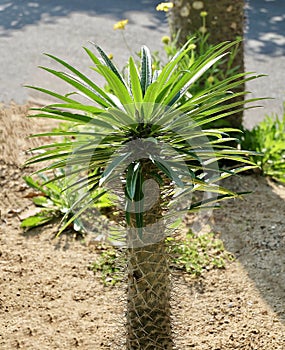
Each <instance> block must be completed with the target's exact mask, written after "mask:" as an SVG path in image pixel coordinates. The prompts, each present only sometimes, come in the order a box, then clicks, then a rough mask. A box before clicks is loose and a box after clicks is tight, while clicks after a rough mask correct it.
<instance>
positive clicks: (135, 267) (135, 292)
mask: <svg viewBox="0 0 285 350" xmlns="http://www.w3.org/2000/svg"><path fill="white" fill-rule="evenodd" d="M152 168H153V164H150V163H148V162H146V163H145V164H144V170H143V178H144V181H146V180H149V179H150V178H151V177H150V175H149V174H150V173H151V172H152V171H153V169H152ZM151 189H152V186H150V189H149V190H150V191H148V190H147V189H145V192H144V196H145V200H146V201H147V200H148V199H150V198H151V197H153V196H154V193H153V191H151ZM154 192H155V191H154ZM159 193H160V192H159ZM161 219H162V207H161V196H160V195H159V196H158V200H157V201H156V202H155V203H154V204H153V205H152V206H151V208H148V209H146V210H145V211H144V214H143V222H144V225H143V231H142V233H140V232H139V230H138V229H137V228H136V223H135V214H132V217H131V227H130V228H129V231H128V249H127V260H128V261H127V272H128V286H127V325H126V330H127V349H128V350H159V349H164V350H172V349H173V340H172V330H171V313H170V274H169V264H168V254H167V247H166V245H165V232H164V231H165V230H164V224H163V222H162V220H161Z"/></svg>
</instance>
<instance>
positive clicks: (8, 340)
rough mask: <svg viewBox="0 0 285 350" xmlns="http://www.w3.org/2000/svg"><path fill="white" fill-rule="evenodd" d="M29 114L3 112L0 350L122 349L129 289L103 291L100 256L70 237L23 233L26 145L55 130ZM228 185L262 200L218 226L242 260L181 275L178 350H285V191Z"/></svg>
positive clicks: (176, 297)
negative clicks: (97, 265) (96, 267)
mask: <svg viewBox="0 0 285 350" xmlns="http://www.w3.org/2000/svg"><path fill="white" fill-rule="evenodd" d="M26 113H27V107H19V106H13V105H12V106H11V107H9V108H8V109H7V108H6V109H4V108H3V107H2V109H1V106H0V183H1V191H0V211H1V219H0V319H1V322H0V349H3V350H12V349H25V350H46V349H47V350H67V349H82V350H97V349H116V348H118V349H119V348H120V347H121V344H122V340H123V326H122V325H123V319H124V302H123V295H124V288H123V286H122V285H121V286H118V287H115V288H110V287H104V286H102V284H101V283H100V279H99V278H98V277H96V276H94V274H93V273H92V272H91V271H89V270H88V266H89V265H90V263H91V262H92V261H94V259H95V257H96V254H97V252H96V249H95V247H94V246H93V245H87V244H86V242H85V241H78V240H75V239H74V238H73V237H71V236H68V235H62V236H61V237H59V238H57V239H54V238H53V237H54V234H55V232H56V225H52V224H50V225H47V226H45V227H43V228H40V229H34V230H31V231H29V232H28V233H23V231H22V230H21V229H20V228H19V224H20V217H21V215H22V214H23V213H25V212H26V211H27V210H29V209H31V208H32V206H31V202H30V200H29V199H28V198H26V197H27V195H28V193H29V191H30V190H29V189H28V188H27V187H26V186H25V185H24V183H23V180H22V176H23V175H24V174H29V173H30V172H31V169H24V168H21V164H23V161H24V159H25V157H26V155H25V152H24V150H26V149H28V148H29V147H30V146H34V145H35V144H36V142H38V141H35V140H27V139H25V136H27V135H28V134H29V133H32V132H36V131H39V130H44V129H46V128H50V125H47V124H46V121H34V120H33V121H32V123H31V122H30V121H28V120H27V119H26V118H25V117H24V115H25V114H26ZM228 185H229V186H232V188H234V189H236V190H237V189H238V190H252V191H253V193H252V194H251V195H250V196H247V197H246V198H245V199H244V200H235V201H230V202H228V203H227V204H226V205H225V207H224V208H223V209H221V210H219V211H217V212H216V213H215V216H213V217H212V218H211V222H212V226H213V229H214V230H215V232H219V233H220V236H221V238H222V239H223V241H224V244H225V246H226V248H227V250H228V251H230V252H232V253H233V254H234V255H235V256H236V258H237V259H236V261H234V262H232V263H229V264H228V265H227V268H226V269H224V270H213V271H210V272H207V273H206V274H205V275H203V277H201V278H198V279H195V280H193V279H192V278H190V277H188V276H186V275H183V274H180V273H179V274H178V273H176V274H174V275H173V286H174V292H173V319H174V332H175V337H176V343H177V349H180V350H184V349H196V350H204V349H205V350H229V349H238V350H283V349H284V344H285V219H284V213H285V188H284V187H283V186H280V185H279V184H277V183H272V182H270V181H268V180H266V179H264V178H261V177H257V176H242V177H238V178H236V179H235V180H230V181H229V183H228Z"/></svg>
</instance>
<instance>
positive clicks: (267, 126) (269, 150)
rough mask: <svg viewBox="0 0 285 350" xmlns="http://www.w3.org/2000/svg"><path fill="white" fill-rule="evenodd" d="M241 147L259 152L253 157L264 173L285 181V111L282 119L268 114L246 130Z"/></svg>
mask: <svg viewBox="0 0 285 350" xmlns="http://www.w3.org/2000/svg"><path fill="white" fill-rule="evenodd" d="M241 147H246V148H247V149H249V150H252V151H256V152H258V153H259V155H258V154H257V155H251V159H252V161H254V162H255V163H256V164H257V165H258V166H259V167H260V169H261V171H262V173H263V174H264V175H267V176H271V177H273V178H274V179H276V180H278V181H281V182H283V183H285V112H284V114H283V117H282V118H280V119H279V117H278V116H275V117H273V116H267V117H266V118H265V119H264V120H263V121H262V122H260V123H259V124H258V125H256V126H255V127H254V128H253V129H252V130H244V133H243V134H242V135H241Z"/></svg>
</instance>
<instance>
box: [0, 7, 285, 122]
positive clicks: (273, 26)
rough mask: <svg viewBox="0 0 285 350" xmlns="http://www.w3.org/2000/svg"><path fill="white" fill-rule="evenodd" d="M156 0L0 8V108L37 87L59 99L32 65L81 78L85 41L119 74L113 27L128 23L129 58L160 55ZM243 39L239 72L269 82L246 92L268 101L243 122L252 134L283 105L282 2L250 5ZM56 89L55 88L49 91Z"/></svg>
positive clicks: (122, 49)
mask: <svg viewBox="0 0 285 350" xmlns="http://www.w3.org/2000/svg"><path fill="white" fill-rule="evenodd" d="M158 2H159V0H137V1H134V0H104V1H99V0H84V1H81V0H69V1H66V0H49V1H44V2H43V1H41V0H30V1H29V0H27V1H23V0H14V1H10V0H0V102H1V101H2V102H4V103H9V102H10V100H14V101H15V102H16V103H20V104H22V103H25V102H26V101H27V100H29V99H35V98H39V96H38V95H37V94H35V93H34V92H32V91H30V90H28V89H25V88H23V85H24V84H30V85H40V86H46V87H49V88H56V89H60V90H61V91H65V90H64V89H65V87H64V86H63V85H58V81H57V80H56V79H54V78H51V77H50V76H49V75H47V74H46V73H44V72H43V71H42V70H40V69H37V68H36V67H37V66H38V65H45V66H49V67H50V66H52V65H53V63H51V61H50V60H49V59H48V58H47V57H45V56H43V55H42V53H43V52H48V53H52V54H55V55H57V56H59V57H61V58H64V59H67V60H68V61H69V62H70V63H71V64H74V65H75V66H77V67H78V68H80V69H81V70H82V71H84V72H87V71H89V70H88V65H89V61H88V58H87V57H86V55H85V54H84V51H83V50H82V46H86V45H87V46H90V44H89V41H94V42H96V43H97V44H99V45H101V46H102V47H103V48H104V49H105V50H106V51H107V52H108V53H112V54H113V55H114V59H115V61H116V62H117V63H118V65H119V67H123V65H124V63H125V62H126V59H127V57H128V56H129V54H130V52H129V49H128V48H127V47H126V45H125V43H124V41H123V39H122V33H121V32H120V31H114V30H113V24H114V23H115V22H116V21H119V20H121V19H124V18H128V19H129V24H128V27H127V30H126V31H125V37H126V40H127V42H128V43H129V46H130V47H132V50H133V53H134V52H137V51H138V50H139V48H140V46H141V45H142V44H146V45H148V46H149V47H150V48H151V49H152V50H157V49H161V47H162V46H161V43H160V40H161V37H162V35H165V34H168V26H167V21H166V19H165V15H164V14H163V13H158V12H156V11H155V6H156V4H157V3H158ZM248 17H249V21H248V31H247V36H246V56H245V61H246V68H247V70H248V71H256V72H258V73H266V74H269V77H266V78H263V79H260V80H259V81H256V82H254V83H252V84H250V85H249V86H248V88H249V89H250V90H251V91H253V92H254V95H255V96H272V97H275V98H276V99H275V100H274V101H272V100H270V101H267V102H264V103H263V104H264V106H265V108H264V109H263V110H256V111H251V112H250V116H249V113H247V114H246V116H245V125H246V126H249V127H250V126H252V125H253V124H254V123H256V122H257V121H258V120H260V119H262V118H263V116H264V114H265V113H271V112H277V113H281V111H282V101H283V99H284V100H285V87H284V81H285V57H284V56H285V55H284V53H285V2H284V1H281V0H271V1H268V0H267V1H266V0H250V6H249V9H248ZM55 84H56V86H55Z"/></svg>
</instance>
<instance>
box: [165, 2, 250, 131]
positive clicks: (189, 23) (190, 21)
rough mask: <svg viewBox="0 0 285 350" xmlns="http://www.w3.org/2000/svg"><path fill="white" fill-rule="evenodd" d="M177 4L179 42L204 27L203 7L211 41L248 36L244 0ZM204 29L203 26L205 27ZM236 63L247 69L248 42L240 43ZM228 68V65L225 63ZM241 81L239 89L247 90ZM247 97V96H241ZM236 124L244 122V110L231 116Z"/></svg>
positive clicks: (174, 26)
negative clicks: (246, 47) (245, 34)
mask: <svg viewBox="0 0 285 350" xmlns="http://www.w3.org/2000/svg"><path fill="white" fill-rule="evenodd" d="M173 2H174V8H173V9H172V10H171V12H170V16H169V24H170V30H171V34H172V35H174V36H176V35H177V34H179V43H180V44H183V43H184V42H186V39H187V36H189V35H191V34H193V33H194V32H195V31H197V30H199V29H201V27H202V18H201V11H206V12H207V17H206V30H207V33H209V34H210V35H209V39H208V40H209V43H211V44H218V43H221V42H223V41H235V40H236V39H237V38H243V36H244V17H245V15H244V7H245V2H244V0H216V1H213V0H202V1H196V0H174V1H173ZM202 30H203V29H202ZM232 67H237V71H236V73H239V72H240V73H242V72H244V46H243V43H240V44H239V48H238V52H237V55H236V56H235V58H234V61H233V64H232ZM222 69H225V66H224V67H223V66H222ZM243 90H244V86H243V85H241V86H240V88H239V90H238V91H243ZM239 99H240V100H243V97H242V96H241V97H239ZM227 121H228V122H229V123H230V124H231V125H232V126H233V127H240V126H241V124H242V112H241V113H239V114H235V115H233V116H230V117H228V118H227Z"/></svg>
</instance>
